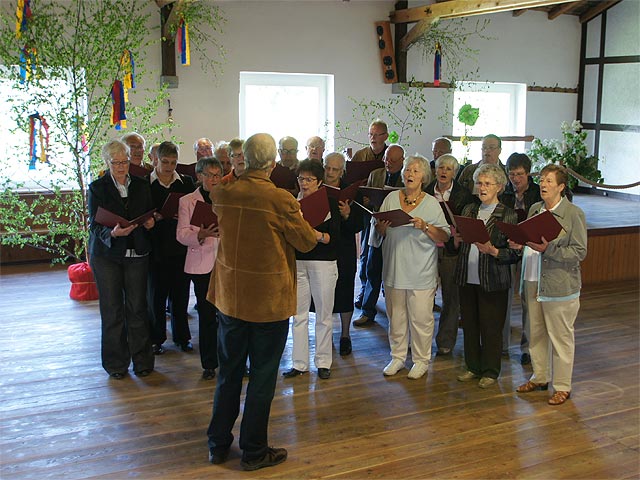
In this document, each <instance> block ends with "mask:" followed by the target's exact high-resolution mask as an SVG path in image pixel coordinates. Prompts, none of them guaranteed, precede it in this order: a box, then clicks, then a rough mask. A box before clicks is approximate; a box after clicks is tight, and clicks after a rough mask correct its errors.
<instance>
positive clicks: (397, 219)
mask: <svg viewBox="0 0 640 480" xmlns="http://www.w3.org/2000/svg"><path fill="white" fill-rule="evenodd" d="M353 203H355V204H356V205H358V206H359V207H360V208H362V209H363V210H364V211H365V212H367V213H368V214H369V215H371V216H372V217H373V218H375V219H376V220H385V221H387V222H391V225H389V226H390V227H401V226H403V225H410V224H411V220H413V217H412V216H411V215H409V214H408V213H407V212H405V211H404V210H401V209H397V210H389V211H387V212H373V211H371V210H369V209H368V208H367V207H365V206H364V205H360V204H359V203H358V202H353Z"/></svg>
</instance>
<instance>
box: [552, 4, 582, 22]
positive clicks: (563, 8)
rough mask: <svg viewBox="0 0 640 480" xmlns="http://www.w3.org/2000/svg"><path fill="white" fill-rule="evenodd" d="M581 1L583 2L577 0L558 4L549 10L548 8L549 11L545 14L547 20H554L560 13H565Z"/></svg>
mask: <svg viewBox="0 0 640 480" xmlns="http://www.w3.org/2000/svg"><path fill="white" fill-rule="evenodd" d="M581 3H584V1H582V2H577V3H575V4H573V3H565V4H563V5H558V6H557V7H554V8H552V9H551V10H549V13H548V14H547V18H548V19H549V20H555V19H556V18H558V17H559V16H560V15H562V14H564V13H567V12H568V11H569V10H571V9H573V8H575V7H577V6H578V5H580V4H581Z"/></svg>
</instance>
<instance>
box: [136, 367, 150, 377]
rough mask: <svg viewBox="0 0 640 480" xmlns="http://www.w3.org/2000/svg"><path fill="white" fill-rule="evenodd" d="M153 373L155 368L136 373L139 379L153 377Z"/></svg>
mask: <svg viewBox="0 0 640 480" xmlns="http://www.w3.org/2000/svg"><path fill="white" fill-rule="evenodd" d="M151 372H153V368H145V369H144V370H140V371H139V372H136V375H137V376H138V377H148V376H149V375H151Z"/></svg>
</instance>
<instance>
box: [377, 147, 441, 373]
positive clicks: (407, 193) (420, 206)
mask: <svg viewBox="0 0 640 480" xmlns="http://www.w3.org/2000/svg"><path fill="white" fill-rule="evenodd" d="M430 179H431V167H430V165H429V161H428V160H427V159H426V158H424V157H422V156H420V155H415V156H411V157H408V158H407V159H406V160H405V161H404V166H403V168H402V180H403V182H404V185H405V187H404V188H403V189H400V190H396V191H394V192H391V193H390V194H389V195H387V197H386V198H385V199H384V201H383V202H382V206H381V207H380V211H381V212H387V211H391V210H398V209H401V210H402V211H404V212H405V213H407V214H409V215H410V216H411V217H413V219H412V220H411V223H410V224H408V225H403V226H398V227H391V223H390V222H388V221H384V220H380V221H376V220H375V219H374V220H372V222H375V234H374V233H372V236H371V239H370V240H371V242H372V243H371V244H372V245H373V244H374V243H378V245H375V246H380V245H379V243H380V242H381V243H382V259H383V261H382V279H383V282H384V288H385V297H384V299H385V304H386V307H387V314H388V316H389V345H390V347H391V361H390V362H389V363H388V364H387V366H386V367H384V369H383V370H382V373H383V374H384V375H388V376H389V375H395V374H396V373H398V372H399V371H400V370H402V369H403V368H404V367H405V361H406V359H407V353H408V348H409V337H411V357H412V360H413V366H412V367H411V370H410V371H409V374H408V375H407V377H408V378H411V379H418V378H420V377H422V376H423V375H424V374H425V373H427V369H428V368H429V362H430V361H431V340H432V339H433V326H434V319H433V298H434V296H435V294H436V289H437V288H438V248H437V243H438V242H446V241H447V240H448V239H449V235H450V229H449V225H447V221H446V219H445V216H444V213H443V211H442V209H441V208H440V205H438V201H437V200H436V199H435V198H433V197H432V196H431V195H428V194H426V193H425V192H423V191H422V188H423V187H424V186H425V185H426V184H427V183H429V181H430ZM382 238H384V241H382Z"/></svg>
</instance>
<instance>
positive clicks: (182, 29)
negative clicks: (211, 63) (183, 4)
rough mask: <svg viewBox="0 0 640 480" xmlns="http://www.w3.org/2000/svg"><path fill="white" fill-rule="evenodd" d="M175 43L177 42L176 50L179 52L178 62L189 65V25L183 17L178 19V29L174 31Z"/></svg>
mask: <svg viewBox="0 0 640 480" xmlns="http://www.w3.org/2000/svg"><path fill="white" fill-rule="evenodd" d="M176 43H177V44H178V52H180V62H181V63H182V65H186V66H189V65H191V48H190V46H189V25H187V22H186V21H185V19H184V18H182V19H181V20H180V25H179V26H178V31H177V33H176Z"/></svg>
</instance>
